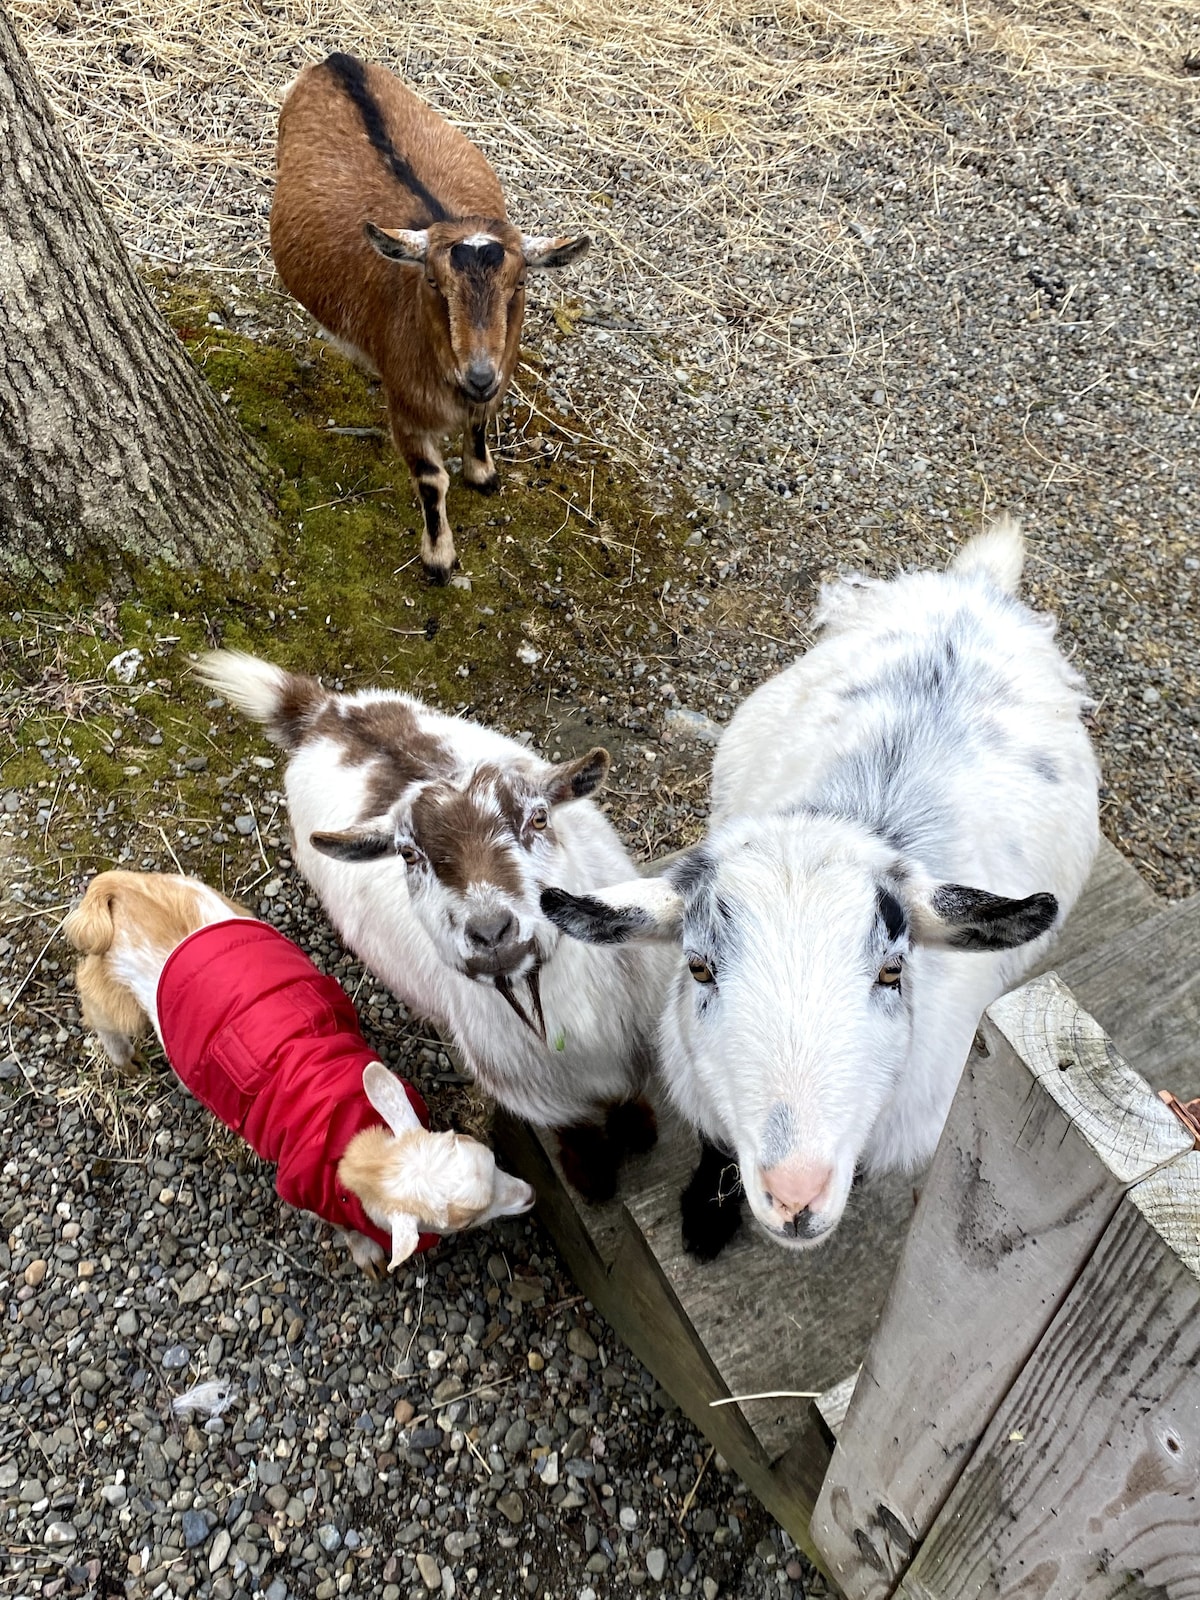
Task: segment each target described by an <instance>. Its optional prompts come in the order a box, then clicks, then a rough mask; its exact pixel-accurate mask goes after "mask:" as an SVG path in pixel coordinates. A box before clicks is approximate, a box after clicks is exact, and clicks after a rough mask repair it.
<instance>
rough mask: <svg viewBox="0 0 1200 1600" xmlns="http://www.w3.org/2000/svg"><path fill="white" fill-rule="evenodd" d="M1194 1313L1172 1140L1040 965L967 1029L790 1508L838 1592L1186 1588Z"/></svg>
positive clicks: (1199, 1214) (1192, 1555) (1183, 1599)
mask: <svg viewBox="0 0 1200 1600" xmlns="http://www.w3.org/2000/svg"><path fill="white" fill-rule="evenodd" d="M1197 1049H1198V1051H1200V1041H1198V1042H1197ZM1198 1311H1200V1155H1197V1154H1195V1153H1193V1141H1192V1138H1191V1136H1190V1134H1188V1133H1187V1132H1185V1130H1184V1128H1183V1126H1182V1124H1181V1123H1180V1122H1179V1121H1178V1120H1177V1119H1176V1118H1175V1117H1174V1116H1173V1115H1172V1113H1171V1112H1170V1111H1168V1110H1167V1108H1166V1107H1165V1106H1164V1105H1163V1104H1162V1103H1161V1101H1159V1100H1158V1099H1157V1098H1156V1096H1155V1095H1154V1094H1153V1093H1152V1092H1151V1090H1150V1089H1149V1088H1148V1086H1147V1084H1146V1082H1145V1080H1144V1079H1142V1078H1141V1077H1139V1076H1138V1074H1137V1073H1136V1072H1134V1071H1133V1070H1132V1069H1131V1068H1129V1067H1128V1066H1127V1065H1126V1064H1125V1062H1124V1061H1123V1060H1122V1058H1121V1057H1120V1056H1119V1054H1118V1053H1117V1051H1116V1050H1115V1049H1114V1047H1113V1045H1112V1043H1111V1041H1110V1040H1109V1039H1108V1038H1107V1037H1106V1035H1105V1034H1104V1032H1103V1030H1102V1029H1101V1028H1100V1027H1099V1025H1098V1024H1097V1023H1096V1022H1095V1021H1093V1019H1092V1018H1091V1017H1090V1016H1089V1015H1088V1014H1087V1013H1086V1012H1084V1011H1083V1010H1081V1009H1080V1007H1079V1005H1078V1004H1077V1003H1076V1001H1075V1000H1074V998H1073V996H1072V994H1071V992H1070V991H1069V990H1068V989H1067V988H1066V987H1065V986H1064V985H1063V984H1062V983H1061V982H1060V981H1059V979H1057V978H1056V977H1054V976H1050V977H1045V978H1039V979H1037V980H1035V981H1034V982H1032V983H1030V984H1027V985H1026V986H1025V987H1024V988H1022V989H1019V990H1017V991H1016V992H1015V993H1013V994H1011V995H1008V996H1006V997H1005V998H1004V999H1002V1000H1000V1001H998V1002H997V1003H996V1004H995V1005H994V1006H993V1007H992V1008H991V1010H990V1012H989V1014H988V1018H987V1019H986V1020H985V1022H984V1025H983V1027H982V1029H981V1044H980V1047H979V1048H977V1049H976V1051H975V1052H973V1054H972V1057H971V1060H970V1062H969V1063H968V1067H967V1070H966V1072H965V1073H964V1077H963V1081H962V1084H961V1086H960V1089H959V1092H958V1095H957V1096H956V1098H955V1101H954V1106H953V1108H952V1110H951V1113H950V1118H949V1121H948V1122H947V1126H946V1130H945V1133H944V1134H943V1137H942V1140H941V1143H940V1144H939V1147H938V1152H937V1155H936V1157H935V1159H934V1163H933V1166H932V1168H931V1169H930V1172H929V1175H928V1177H927V1179H926V1180H925V1183H924V1186H923V1190H922V1195H921V1201H920V1204H919V1206H918V1208H917V1212H916V1216H915V1218H914V1220H913V1223H912V1226H911V1228H910V1230H909V1233H908V1237H907V1239H906V1241H905V1244H904V1248H903V1251H902V1254H901V1257H900V1262H899V1265H898V1268H897V1270H896V1273H895V1276H894V1278H893V1280H892V1286H891V1289H890V1292H889V1295H888V1299H887V1302H886V1304H885V1307H884V1311H883V1315H882V1317H881V1319H880V1322H879V1325H878V1328H877V1329H876V1332H875V1335H874V1338H873V1340H872V1342H871V1345H870V1348H869V1351H868V1353H867V1356H866V1360H865V1362H864V1365H863V1369H862V1372H861V1374H860V1376H859V1379H858V1382H857V1384H856V1386H855V1389H854V1393H853V1397H852V1399H851V1401H850V1406H849V1410H848V1412H847V1414H846V1417H845V1420H844V1422H843V1423H842V1425H841V1428H840V1431H839V1434H838V1442H837V1446H836V1449H835V1451H834V1454H833V1458H832V1461H831V1463H830V1466H829V1469H828V1471H827V1473H826V1476H825V1479H824V1483H823V1485H822V1488H821V1493H820V1496H819V1498H818V1501H817V1506H816V1510H815V1512H814V1514H813V1520H812V1536H813V1539H814V1542H815V1544H816V1547H817V1550H818V1552H819V1553H820V1555H821V1557H822V1558H823V1561H824V1563H825V1564H826V1566H827V1568H828V1570H829V1572H830V1574H831V1575H832V1576H833V1578H834V1579H835V1581H836V1582H837V1583H838V1584H839V1585H840V1587H841V1588H842V1590H843V1591H844V1593H845V1594H846V1596H847V1597H848V1600H887V1597H889V1596H892V1595H896V1596H898V1597H900V1600H966V1597H968V1596H970V1597H972V1600H973V1597H976V1596H978V1597H988V1600H990V1597H1000V1596H1014V1597H1015V1596H1018V1595H1019V1596H1028V1597H1033V1596H1037V1597H1039V1600H1059V1597H1061V1600H1100V1597H1101V1596H1104V1597H1106V1600H1110V1597H1111V1600H1115V1597H1117V1596H1121V1597H1125V1600H1135V1597H1137V1600H1200V1371H1198V1362H1200V1315H1198V1314H1197V1313H1198Z"/></svg>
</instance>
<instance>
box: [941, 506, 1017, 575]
mask: <svg viewBox="0 0 1200 1600" xmlns="http://www.w3.org/2000/svg"><path fill="white" fill-rule="evenodd" d="M1024 565H1025V535H1024V534H1023V533H1022V532H1021V524H1020V522H1019V521H1018V519H1017V518H1016V517H1010V516H1008V515H1007V513H1006V514H1005V515H1004V516H1002V517H997V518H996V520H995V521H994V522H992V523H990V524H989V526H988V527H986V528H985V529H984V530H983V532H982V533H977V534H976V535H975V537H974V538H973V539H968V540H967V542H966V544H965V545H963V547H962V549H961V550H960V551H959V552H958V554H957V555H956V556H955V558H954V560H953V561H952V562H951V563H950V568H951V571H953V572H959V573H961V574H962V575H963V577H966V578H974V577H980V578H985V579H987V580H988V581H989V582H991V583H994V584H995V585H996V587H997V588H998V589H1003V590H1004V592H1005V594H1016V592H1017V585H1018V584H1019V583H1020V581H1021V569H1022V567H1023V566H1024Z"/></svg>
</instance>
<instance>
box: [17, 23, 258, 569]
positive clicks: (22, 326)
mask: <svg viewBox="0 0 1200 1600" xmlns="http://www.w3.org/2000/svg"><path fill="white" fill-rule="evenodd" d="M272 531H273V530H272V523H271V518H270V514H269V510H268V505H267V501H266V498H265V496H264V493H263V489H262V485H261V482H260V476H259V473H258V471H257V469H256V467H255V464H254V462H253V460H252V458H251V454H250V450H249V446H248V444H247V442H246V440H245V438H244V437H243V435H242V434H241V432H240V430H239V429H238V428H237V426H236V425H235V424H234V422H233V421H232V419H231V418H230V417H228V416H227V415H226V414H225V413H224V412H223V411H222V409H221V406H220V404H219V402H218V401H217V398H216V396H215V395H214V394H213V393H212V391H211V389H210V388H209V387H208V385H207V384H206V383H205V381H204V379H203V378H202V377H201V375H200V373H199V372H198V371H197V370H196V368H195V367H194V366H193V365H192V362H191V361H190V360H189V358H188V355H187V352H186V351H185V350H184V348H183V346H182V345H181V344H180V342H179V340H178V339H177V338H176V336H175V334H174V333H173V332H172V331H171V330H170V328H168V327H167V325H166V323H165V322H164V321H163V319H162V317H161V316H160V315H159V313H158V310H157V309H156V307H155V305H154V302H153V301H152V299H151V298H150V295H149V293H148V292H147V290H146V289H145V287H144V286H143V285H142V283H141V282H140V281H139V279H138V277H137V275H136V274H135V272H134V270H133V267H132V266H131V264H130V262H129V260H128V258H127V257H126V255H125V252H124V250H123V249H122V246H121V243H120V240H119V239H118V237H117V234H116V231H115V229H114V228H113V226H112V224H111V223H110V221H109V220H108V217H107V216H106V214H105V212H104V210H103V207H102V206H101V203H100V200H99V197H98V196H97V194H96V192H95V190H94V189H93V188H92V185H91V183H90V181H89V180H88V178H87V176H86V174H85V173H84V171H83V169H82V167H81V166H80V163H79V161H78V160H77V158H76V156H75V154H74V152H73V151H71V150H69V149H68V148H67V146H66V145H65V144H64V142H63V140H62V139H61V137H60V136H59V133H58V130H57V128H56V127H55V125H54V120H53V117H52V114H51V112H50V109H49V106H48V105H47V104H46V101H45V98H44V97H43V95H42V93H41V90H40V89H39V87H38V84H37V82H36V80H35V78H34V75H33V72H32V70H31V68H30V65H29V61H28V58H27V57H26V55H25V52H24V50H23V48H22V46H21V44H20V42H19V40H18V39H17V36H16V33H15V31H14V29H13V24H12V21H11V19H10V18H9V17H8V16H7V14H6V13H5V11H4V10H3V8H2V7H0V577H3V578H7V579H10V580H12V581H14V582H16V583H19V584H22V585H27V584H31V585H33V586H34V587H35V588H44V587H45V586H46V585H47V584H48V583H52V582H53V581H54V580H55V579H57V578H59V577H60V576H61V575H62V574H63V572H64V571H65V569H66V568H67V567H68V565H70V564H71V563H74V562H77V561H87V562H88V563H89V564H90V563H91V562H93V561H96V560H98V561H99V562H100V563H101V565H102V567H103V569H104V570H105V571H106V572H109V573H115V572H118V571H119V570H120V569H121V568H123V567H125V566H126V565H134V564H137V563H140V562H145V561H163V562H166V563H168V564H170V565H173V566H181V567H182V566H189V567H194V566H206V567H211V568H215V569H216V570H218V571H221V572H228V571H231V570H233V569H235V568H237V567H244V566H247V565H254V564H256V563H257V561H258V559H259V558H260V557H261V556H263V555H264V554H265V553H266V551H267V549H268V548H269V547H270V543H271V540H272Z"/></svg>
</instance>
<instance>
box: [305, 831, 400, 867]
mask: <svg viewBox="0 0 1200 1600" xmlns="http://www.w3.org/2000/svg"><path fill="white" fill-rule="evenodd" d="M308 842H309V844H311V845H312V847H313V849H314V850H319V851H320V852H321V854H322V855H323V856H332V857H333V859H334V860H335V861H377V860H378V859H379V857H380V856H387V855H392V854H393V853H394V851H395V849H396V837H395V835H394V834H393V833H390V832H385V831H384V830H383V829H382V828H378V827H371V826H369V825H366V826H363V827H361V828H342V829H340V830H339V831H338V832H337V833H310V834H309V836H308Z"/></svg>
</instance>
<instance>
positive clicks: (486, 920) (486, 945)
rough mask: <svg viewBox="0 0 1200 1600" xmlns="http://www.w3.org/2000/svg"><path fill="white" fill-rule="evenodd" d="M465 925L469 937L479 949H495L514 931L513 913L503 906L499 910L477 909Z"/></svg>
mask: <svg viewBox="0 0 1200 1600" xmlns="http://www.w3.org/2000/svg"><path fill="white" fill-rule="evenodd" d="M465 927H466V934H467V938H468V939H469V940H470V941H471V943H472V944H473V945H474V946H475V948H476V949H477V950H495V949H496V947H497V946H498V945H501V944H503V943H504V940H505V938H506V937H507V936H508V934H510V933H511V932H512V927H513V914H512V912H511V911H506V910H504V908H503V907H501V909H500V910H499V911H476V912H475V913H474V915H473V916H470V917H468V918H467V920H466V924H465Z"/></svg>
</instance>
